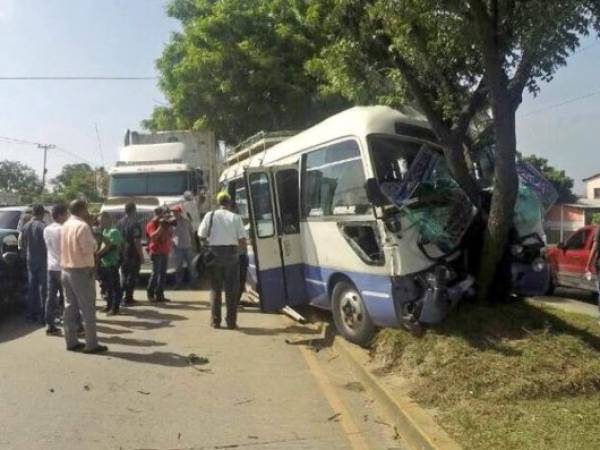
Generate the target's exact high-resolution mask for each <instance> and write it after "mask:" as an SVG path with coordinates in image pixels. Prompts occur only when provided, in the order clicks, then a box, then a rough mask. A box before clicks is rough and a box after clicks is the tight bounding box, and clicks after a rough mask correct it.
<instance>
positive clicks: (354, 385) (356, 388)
mask: <svg viewBox="0 0 600 450" xmlns="http://www.w3.org/2000/svg"><path fill="white" fill-rule="evenodd" d="M344 389H346V390H348V391H351V392H365V387H364V386H363V385H362V383H360V382H359V381H351V382H349V383H346V384H345V385H344Z"/></svg>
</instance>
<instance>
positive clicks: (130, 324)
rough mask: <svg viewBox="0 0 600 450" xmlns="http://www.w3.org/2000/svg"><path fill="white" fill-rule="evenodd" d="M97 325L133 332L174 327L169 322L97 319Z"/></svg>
mask: <svg viewBox="0 0 600 450" xmlns="http://www.w3.org/2000/svg"><path fill="white" fill-rule="evenodd" d="M98 323H99V324H108V325H116V326H119V327H124V328H131V329H133V330H157V329H159V328H172V327H174V325H173V324H172V323H171V322H170V321H169V320H163V321H160V322H148V321H144V320H110V319H98Z"/></svg>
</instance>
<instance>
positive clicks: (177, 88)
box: [142, 0, 347, 144]
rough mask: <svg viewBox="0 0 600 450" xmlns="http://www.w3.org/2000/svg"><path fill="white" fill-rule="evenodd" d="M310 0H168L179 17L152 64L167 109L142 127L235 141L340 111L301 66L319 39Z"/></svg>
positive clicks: (335, 100) (301, 125)
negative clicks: (205, 132) (177, 28)
mask: <svg viewBox="0 0 600 450" xmlns="http://www.w3.org/2000/svg"><path fill="white" fill-rule="evenodd" d="M309 4H310V1H308V0H253V1H248V0H221V1H214V0H172V1H171V2H170V3H169V6H168V8H167V12H168V14H169V16H171V17H173V18H175V19H178V20H179V21H180V22H181V24H182V27H183V30H182V32H179V33H174V34H173V35H172V37H171V40H170V42H169V43H168V45H167V46H166V48H165V50H164V52H163V54H162V56H161V57H160V58H159V59H158V61H157V67H158V70H159V72H160V81H159V85H160V87H161V89H162V90H163V92H164V94H165V96H166V97H167V99H168V101H169V104H170V106H168V107H164V106H162V107H157V108H155V110H154V112H153V114H152V117H151V118H150V119H148V120H146V121H144V122H143V123H142V125H143V126H145V127H146V128H149V129H152V130H156V129H165V128H191V129H203V128H208V129H211V130H213V131H215V132H216V134H217V137H218V138H219V139H224V140H225V141H227V142H228V143H230V144H231V143H236V142H237V141H239V140H240V139H242V138H245V137H248V136H250V135H252V134H254V133H256V132H257V131H259V130H269V131H270V130H282V129H302V128H305V127H307V126H308V125H311V124H313V123H315V122H317V121H319V120H321V119H323V118H324V117H326V116H328V115H330V114H332V113H333V112H337V111H339V110H340V109H342V108H344V107H345V106H346V105H347V103H346V102H345V101H343V100H342V99H341V97H340V96H339V95H337V94H335V95H326V94H322V93H320V92H319V90H318V87H317V83H316V80H315V79H314V77H312V76H311V75H309V74H308V73H307V71H306V70H305V69H304V64H305V62H306V61H307V60H308V59H310V58H312V57H313V56H314V55H315V54H316V52H317V51H318V50H320V46H321V45H322V43H323V39H322V35H321V34H320V30H318V29H316V28H309V27H307V26H306V20H307V17H308V14H309V9H308V5H309Z"/></svg>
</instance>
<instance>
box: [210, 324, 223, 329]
mask: <svg viewBox="0 0 600 450" xmlns="http://www.w3.org/2000/svg"><path fill="white" fill-rule="evenodd" d="M210 326H211V327H213V328H214V329H215V330H218V329H219V328H221V324H220V323H211V324H210Z"/></svg>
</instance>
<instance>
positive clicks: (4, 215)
mask: <svg viewBox="0 0 600 450" xmlns="http://www.w3.org/2000/svg"><path fill="white" fill-rule="evenodd" d="M20 218H21V211H15V210H13V211H10V210H9V211H0V228H4V229H7V230H16V229H17V225H18V224H19V219H20Z"/></svg>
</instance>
